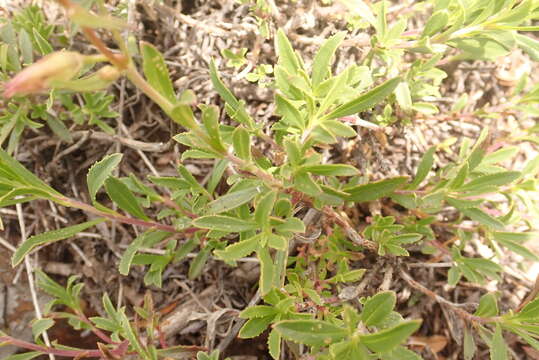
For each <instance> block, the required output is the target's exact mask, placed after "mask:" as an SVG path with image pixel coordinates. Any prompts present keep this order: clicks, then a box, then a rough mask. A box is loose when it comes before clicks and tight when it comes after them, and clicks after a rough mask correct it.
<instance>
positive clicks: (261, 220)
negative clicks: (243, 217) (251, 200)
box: [255, 191, 277, 228]
mask: <svg viewBox="0 0 539 360" xmlns="http://www.w3.org/2000/svg"><path fill="white" fill-rule="evenodd" d="M276 199H277V193H276V192H275V191H269V192H268V193H267V194H265V195H264V196H263V197H262V198H261V199H260V201H258V203H257V204H256V208H255V221H256V223H257V224H258V226H260V227H261V228H264V227H265V226H267V225H268V224H269V217H270V215H271V212H272V210H273V206H274V205H275V200H276Z"/></svg>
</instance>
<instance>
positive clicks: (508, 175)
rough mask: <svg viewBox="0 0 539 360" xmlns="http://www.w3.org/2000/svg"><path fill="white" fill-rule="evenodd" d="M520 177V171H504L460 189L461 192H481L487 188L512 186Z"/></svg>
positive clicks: (479, 179) (474, 180)
mask: <svg viewBox="0 0 539 360" xmlns="http://www.w3.org/2000/svg"><path fill="white" fill-rule="evenodd" d="M519 177H520V172H518V171H503V172H499V173H495V174H490V175H484V176H480V177H478V178H476V179H473V180H472V181H470V182H468V183H467V184H464V185H463V186H461V187H460V188H459V190H461V191H473V190H480V189H482V188H485V187H487V186H503V185H507V184H510V183H511V182H513V181H515V180H516V179H518V178H519Z"/></svg>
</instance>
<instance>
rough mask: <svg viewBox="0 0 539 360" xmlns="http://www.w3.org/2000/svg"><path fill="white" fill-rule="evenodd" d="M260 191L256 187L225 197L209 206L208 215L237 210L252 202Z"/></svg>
mask: <svg viewBox="0 0 539 360" xmlns="http://www.w3.org/2000/svg"><path fill="white" fill-rule="evenodd" d="M259 191H260V189H259V187H258V186H255V187H250V188H247V189H244V190H238V191H234V192H232V193H228V194H226V195H223V196H221V197H219V198H217V199H215V200H213V201H212V202H210V203H209V204H208V205H207V207H208V213H210V214H219V213H222V212H225V211H229V210H232V209H235V208H237V207H239V206H241V205H243V204H246V203H248V202H249V201H251V200H252V199H253V198H254V197H255V196H256V195H257V194H258V193H259Z"/></svg>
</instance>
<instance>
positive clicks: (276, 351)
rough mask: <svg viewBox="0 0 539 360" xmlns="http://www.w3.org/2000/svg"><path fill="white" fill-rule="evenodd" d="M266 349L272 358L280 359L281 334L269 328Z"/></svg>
mask: <svg viewBox="0 0 539 360" xmlns="http://www.w3.org/2000/svg"><path fill="white" fill-rule="evenodd" d="M268 350H269V353H270V355H271V356H272V357H273V358H274V359H280V357H281V335H280V334H279V333H278V332H277V331H275V330H271V332H270V334H269V336H268Z"/></svg>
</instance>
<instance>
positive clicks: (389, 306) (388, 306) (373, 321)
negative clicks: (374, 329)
mask: <svg viewBox="0 0 539 360" xmlns="http://www.w3.org/2000/svg"><path fill="white" fill-rule="evenodd" d="M396 302H397V297H396V296H395V293H394V292H393V291H382V292H379V293H377V294H376V295H374V296H373V297H371V298H369V299H368V300H367V302H365V306H364V307H363V312H362V313H361V320H362V321H363V323H364V324H365V325H367V326H377V325H378V324H380V323H381V322H382V321H383V320H384V318H385V317H386V316H387V315H389V314H390V313H391V311H392V310H393V308H394V307H395V303H396Z"/></svg>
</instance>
